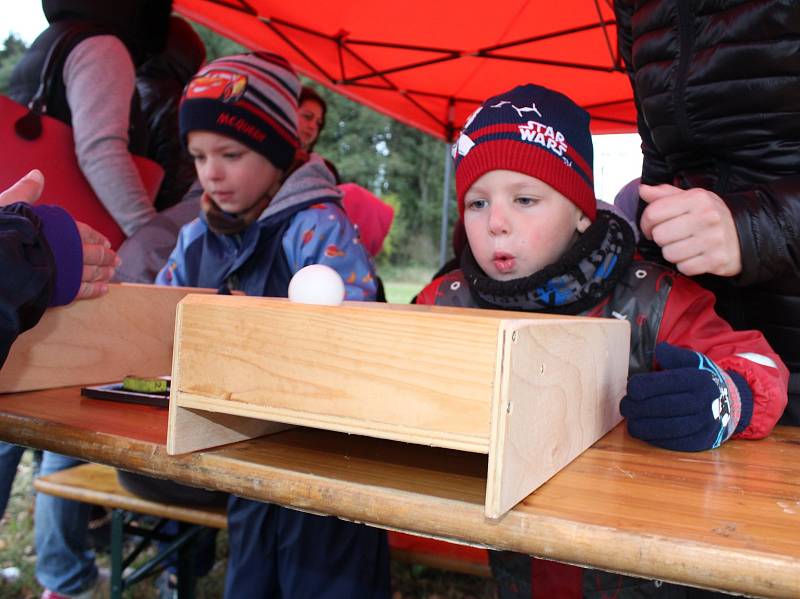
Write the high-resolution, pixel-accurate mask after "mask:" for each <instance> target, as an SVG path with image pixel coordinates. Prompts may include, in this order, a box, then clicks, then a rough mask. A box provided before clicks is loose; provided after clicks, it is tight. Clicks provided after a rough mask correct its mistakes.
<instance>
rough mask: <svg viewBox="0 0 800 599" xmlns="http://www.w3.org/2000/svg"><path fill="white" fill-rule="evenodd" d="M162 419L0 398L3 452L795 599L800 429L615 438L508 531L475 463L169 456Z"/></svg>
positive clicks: (431, 451)
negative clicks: (704, 446)
mask: <svg viewBox="0 0 800 599" xmlns="http://www.w3.org/2000/svg"><path fill="white" fill-rule="evenodd" d="M166 427H167V411H166V410H165V409H161V408H153V407H148V406H139V405H131V404H122V403H115V402H107V401H102V400H87V399H81V398H80V396H79V391H78V389H75V388H67V389H52V390H48V391H37V392H31V393H19V394H12V395H2V396H0V439H4V440H8V441H12V442H16V443H20V444H25V445H30V446H34V447H40V448H43V449H48V450H53V451H58V452H61V453H65V454H69V455H74V456H79V457H82V458H85V459H87V460H91V461H96V462H101V463H106V464H111V465H114V466H119V467H122V468H127V469H129V470H134V471H138V472H144V473H149V474H155V475H159V476H162V477H166V478H170V479H173V480H177V481H182V482H186V483H191V484H195V485H197V486H203V487H207V488H216V489H221V490H225V491H231V492H235V493H238V494H240V495H244V496H248V497H252V498H256V499H262V500H267V501H272V502H275V503H280V504H283V505H287V506H292V507H296V508H299V509H303V510H307V511H313V512H319V513H325V514H335V515H337V516H341V517H343V518H347V519H350V520H356V521H362V522H366V523H369V524H373V525H376V526H380V527H383V528H390V529H397V530H404V531H409V532H413V533H419V534H423V535H427V536H434V537H439V538H443V539H448V540H454V541H458V542H464V543H469V544H476V545H484V546H489V547H497V548H505V549H513V550H516V551H521V552H524V553H529V554H532V555H538V556H542V557H546V558H550V559H555V560H558V561H563V562H569V563H575V564H581V565H588V566H592V567H597V568H601V569H605V570H613V571H620V572H625V573H628V574H632V575H638V576H644V577H649V578H657V579H661V580H669V581H674V582H680V583H684V584H690V585H694V586H703V587H708V588H715V589H720V590H727V591H734V592H739V593H746V594H751V595H759V596H769V597H798V596H800V428H788V427H783V428H781V427H779V428H778V429H776V431H775V433H774V434H773V435H772V436H771V437H770V438H768V439H765V440H762V441H731V442H728V443H726V444H725V445H724V446H723V447H722V448H720V449H718V450H714V451H707V452H702V453H676V452H669V451H664V450H659V449H656V448H653V447H649V446H647V445H645V444H644V443H641V442H639V441H637V440H635V439H632V438H630V437H629V436H628V435H627V433H626V432H625V430H624V426H619V427H617V428H616V429H614V430H613V431H612V432H611V433H609V434H608V435H606V436H605V437H604V438H603V439H601V440H600V441H598V442H597V443H596V444H595V445H594V446H592V447H591V448H590V449H589V450H587V451H586V452H584V453H583V454H582V455H581V456H580V457H578V458H577V459H576V460H575V461H574V462H572V464H570V465H569V466H568V467H567V468H565V469H564V470H562V471H561V472H559V473H558V474H557V475H556V476H555V477H554V478H552V479H551V480H550V481H549V482H547V483H546V484H545V485H544V486H542V487H540V488H539V489H538V490H537V491H536V492H535V493H533V494H532V495H530V496H529V497H528V498H527V499H525V500H524V501H522V502H521V503H520V504H519V505H518V506H517V507H516V508H514V509H513V510H512V511H511V512H509V513H508V514H506V515H505V516H504V517H503V518H501V519H499V520H496V521H493V520H488V519H486V518H485V517H484V516H483V502H484V496H485V490H486V469H487V459H486V456H485V455H479V454H469V453H465V452H458V451H453V450H443V449H435V448H429V447H421V446H416V445H408V444H404V443H397V442H392V441H384V440H379V439H371V438H366V437H358V436H351V435H346V434H341V433H333V432H329V431H320V430H314V429H306V428H296V429H291V430H287V431H284V432H281V433H277V434H274V435H271V436H268V437H262V438H260V439H255V440H253V441H246V442H241V443H237V444H233V445H229V446H226V447H222V448H219V449H216V450H210V451H204V452H198V453H194V454H190V455H183V456H168V455H167V454H166V450H165V442H166Z"/></svg>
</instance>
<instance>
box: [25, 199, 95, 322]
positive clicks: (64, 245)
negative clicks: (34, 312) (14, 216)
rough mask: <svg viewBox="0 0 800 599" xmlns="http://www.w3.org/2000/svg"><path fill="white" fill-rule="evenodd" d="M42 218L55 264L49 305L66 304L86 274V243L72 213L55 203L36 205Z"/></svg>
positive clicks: (35, 210) (73, 297)
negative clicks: (84, 250)
mask: <svg viewBox="0 0 800 599" xmlns="http://www.w3.org/2000/svg"><path fill="white" fill-rule="evenodd" d="M33 211H34V212H35V213H36V215H37V216H38V217H39V218H40V219H41V221H42V233H44V236H45V238H46V239H47V244H48V245H49V246H50V251H51V252H52V253H53V258H54V260H55V265H56V269H55V270H56V277H55V288H54V289H53V295H52V297H51V298H50V306H63V305H65V304H68V303H70V302H71V301H72V300H74V299H75V296H76V295H78V290H79V289H80V286H81V275H82V274H83V246H82V244H81V236H80V234H79V233H78V227H77V225H76V224H75V221H74V220H73V218H72V217H71V216H70V215H69V213H68V212H67V211H66V210H64V209H62V208H58V207H56V206H45V205H38V206H33Z"/></svg>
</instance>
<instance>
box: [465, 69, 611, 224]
mask: <svg viewBox="0 0 800 599" xmlns="http://www.w3.org/2000/svg"><path fill="white" fill-rule="evenodd" d="M453 158H454V159H455V169H456V194H457V197H458V211H459V214H461V215H462V216H463V215H464V194H466V193H467V191H468V190H469V188H470V187H471V186H472V184H473V183H475V181H477V180H478V179H479V178H480V177H481V176H482V175H484V174H485V173H488V172H489V171H493V170H509V171H516V172H520V173H523V174H525V175H529V176H531V177H536V178H537V179H540V180H541V181H544V182H545V183H547V184H548V185H550V187H552V188H554V189H555V190H557V191H558V192H560V193H561V194H562V195H564V196H565V197H566V198H567V199H568V200H570V201H571V202H572V203H574V204H575V205H576V206H577V207H578V208H580V209H581V210H582V211H583V213H584V214H585V215H586V216H587V217H588V218H589V219H591V220H594V218H595V215H596V210H597V209H596V206H595V196H594V173H593V170H592V161H593V151H592V136H591V134H590V133H589V114H588V113H587V112H586V111H585V110H583V109H582V108H581V107H580V106H578V105H577V104H575V103H574V102H573V101H572V100H570V99H569V98H567V97H566V96H564V95H563V94H560V93H558V92H555V91H552V90H549V89H547V88H544V87H541V86H539V85H533V84H528V85H520V86H518V87H515V88H514V89H512V90H511V91H508V92H506V93H504V94H500V95H498V96H494V97H493V98H489V99H488V100H487V101H486V102H484V103H483V105H482V106H481V107H480V108H478V109H477V110H476V111H475V112H473V113H472V115H471V116H470V117H469V118H468V119H467V122H466V124H465V125H464V128H463V129H462V131H461V135H460V136H459V138H458V139H457V140H456V143H454V144H453Z"/></svg>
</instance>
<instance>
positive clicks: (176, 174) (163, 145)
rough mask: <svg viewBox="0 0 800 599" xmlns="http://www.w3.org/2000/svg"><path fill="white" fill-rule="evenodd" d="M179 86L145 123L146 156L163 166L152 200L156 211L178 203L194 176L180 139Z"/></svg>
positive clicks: (191, 165)
mask: <svg viewBox="0 0 800 599" xmlns="http://www.w3.org/2000/svg"><path fill="white" fill-rule="evenodd" d="M157 89H158V88H157V87H156V90H157ZM180 89H181V88H180V87H179V88H178V89H177V95H176V96H173V97H171V98H170V99H168V100H166V101H163V102H162V103H161V105H160V106H159V107H158V110H157V111H156V112H155V113H154V114H153V115H152V117H151V118H150V122H149V133H150V138H151V139H150V144H149V147H148V155H149V157H150V158H152V159H153V160H155V161H156V162H157V163H158V164H159V165H160V166H161V168H163V169H164V180H163V181H162V182H161V187H160V188H159V190H158V196H157V197H156V200H155V206H156V210H158V211H159V212H160V211H162V210H166V209H167V208H169V207H171V206H174V205H175V204H177V203H179V202H180V201H181V199H182V198H183V196H184V194H186V192H187V191H189V188H190V187H191V185H192V183H194V181H195V179H196V178H197V171H196V170H195V168H194V161H193V160H192V159H191V157H190V156H189V153H188V152H187V151H186V150H185V149H184V148H183V146H182V145H181V141H180V134H179V129H178V104H179V102H180ZM163 93H165V94H166V93H168V92H167V91H164V92H163Z"/></svg>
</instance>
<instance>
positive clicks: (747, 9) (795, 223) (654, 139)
mask: <svg viewBox="0 0 800 599" xmlns="http://www.w3.org/2000/svg"><path fill="white" fill-rule="evenodd" d="M614 6H615V12H616V17H617V27H618V34H619V51H620V55H621V57H622V58H623V60H624V61H625V65H626V68H627V70H628V74H629V76H630V79H631V84H632V86H633V91H634V97H635V100H636V105H637V110H638V123H639V133H640V135H641V137H642V151H643V153H644V163H643V167H642V183H643V185H642V186H641V188H640V196H641V199H642V202H641V204H640V207H639V211H640V215H641V220H640V226H641V230H642V233H643V234H644V237H645V238H646V240H645V244H644V245H643V246H642V251H643V252H645V253H647V254H648V255H659V254H660V256H659V257H661V256H663V259H664V260H666V261H667V262H671V263H673V264H675V266H676V268H677V269H678V270H679V271H681V272H683V273H684V274H686V275H689V276H693V277H694V276H697V277H698V279H697V280H698V282H700V283H701V284H702V285H703V286H705V287H706V288H708V289H710V290H712V291H713V292H714V294H715V295H716V297H717V310H718V311H719V313H720V314H721V315H722V316H723V317H725V318H726V319H727V320H728V321H729V322H730V323H731V324H732V325H733V327H734V328H736V329H745V328H757V329H759V330H761V331H763V332H764V335H765V336H766V338H767V340H768V341H769V342H770V344H771V345H772V346H773V347H774V348H775V349H776V351H777V352H778V354H780V356H781V357H782V358H783V359H784V361H785V362H786V363H787V365H788V366H789V370H790V372H791V377H790V382H789V405H788V408H787V410H786V413H785V414H784V420H785V422H787V423H792V424H795V425H798V424H800V344H799V343H798V342H797V341H798V335H800V161H798V156H800V59H799V58H798V57H800V3H798V2H786V1H779V0H767V1H765V2H741V1H740V0H722V1H720V2H713V3H694V2H686V1H683V0H652V1H649V2H643V1H642V0H615V4H614ZM647 240H652V243H651V242H649V241H647ZM653 250H654V251H653ZM701 275H702V276H701Z"/></svg>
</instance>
